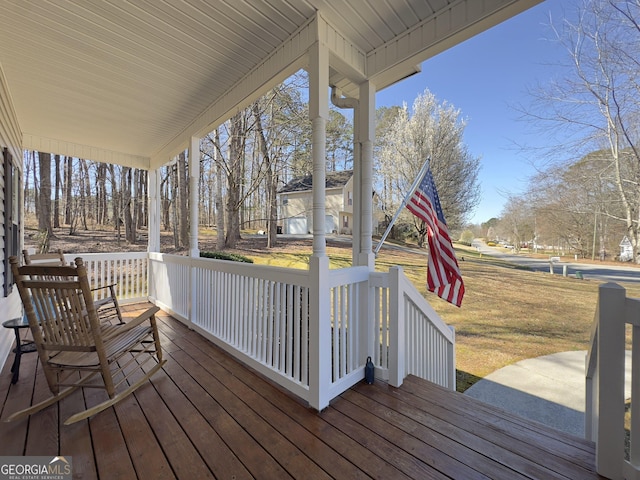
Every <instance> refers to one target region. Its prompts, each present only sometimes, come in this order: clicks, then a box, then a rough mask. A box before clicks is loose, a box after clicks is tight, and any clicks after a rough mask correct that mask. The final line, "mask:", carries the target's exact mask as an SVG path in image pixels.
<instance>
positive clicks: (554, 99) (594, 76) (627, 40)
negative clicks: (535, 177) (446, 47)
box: [527, 0, 640, 260]
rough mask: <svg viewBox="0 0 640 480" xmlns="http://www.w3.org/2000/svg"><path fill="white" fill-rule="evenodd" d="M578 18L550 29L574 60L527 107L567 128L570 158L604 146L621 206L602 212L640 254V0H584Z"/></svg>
mask: <svg viewBox="0 0 640 480" xmlns="http://www.w3.org/2000/svg"><path fill="white" fill-rule="evenodd" d="M577 18H578V20H577V21H576V22H575V23H571V22H569V21H566V20H565V21H564V22H563V23H562V24H560V25H557V26H555V27H554V29H553V31H554V33H555V36H556V38H557V40H558V42H559V43H560V45H562V46H563V47H564V48H565V50H566V52H567V58H568V59H569V63H568V65H567V72H566V75H565V76H564V77H563V78H561V79H560V80H558V81H556V82H555V83H552V84H550V85H547V86H543V87H542V88H540V89H539V90H538V91H537V92H535V94H534V95H535V97H534V98H535V99H536V102H534V104H533V108H531V109H530V110H529V111H528V112H527V113H528V114H529V116H530V118H532V119H535V120H536V121H539V122H540V124H541V125H542V126H543V127H546V130H545V131H546V132H551V133H550V135H554V136H558V135H562V137H556V138H557V143H558V144H559V145H562V147H563V148H562V150H561V151H564V152H567V151H568V152H572V153H573V155H571V158H569V159H568V160H569V162H575V161H576V158H579V157H581V156H584V155H585V154H587V153H590V152H605V151H606V154H603V155H600V158H601V163H602V165H601V168H600V169H601V170H604V169H605V167H606V166H608V165H611V167H612V168H611V171H610V178H611V180H612V181H613V184H614V186H615V190H616V191H617V196H618V200H619V202H620V205H621V209H620V210H618V213H617V214H614V213H613V212H612V211H606V210H604V209H600V212H601V214H602V215H606V216H608V217H609V218H611V219H617V220H618V221H620V222H622V223H623V224H624V226H625V228H626V234H627V236H628V238H629V239H630V240H631V243H632V245H633V249H634V257H635V258H638V259H639V260H640V257H638V251H639V248H640V145H639V144H638V141H639V139H640V123H639V122H638V120H639V119H640V26H639V22H640V2H638V1H637V0H626V1H620V0H609V1H602V0H585V1H584V2H583V3H582V4H581V6H580V7H579V11H578V17H577ZM563 160H567V159H563Z"/></svg>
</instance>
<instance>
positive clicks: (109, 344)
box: [49, 325, 152, 368]
mask: <svg viewBox="0 0 640 480" xmlns="http://www.w3.org/2000/svg"><path fill="white" fill-rule="evenodd" d="M151 333H152V328H151V327H148V326H144V325H138V326H137V327H135V328H132V329H130V330H128V331H126V332H124V333H123V334H122V335H118V336H116V337H113V338H112V339H110V340H107V341H106V342H105V343H104V350H105V354H106V356H107V361H108V362H109V363H111V362H114V361H116V360H117V359H118V358H119V357H121V356H122V355H123V354H124V353H127V352H128V351H129V349H130V348H131V347H133V346H134V345H136V344H137V343H139V342H140V341H142V340H143V339H144V338H145V337H147V336H149V335H150V334H151ZM49 363H50V364H53V365H57V366H59V367H65V366H66V367H75V368H95V367H98V366H99V365H100V359H99V358H98V353H97V352H96V349H95V347H94V348H93V349H92V351H90V352H72V351H62V352H60V353H58V354H57V355H54V356H52V357H51V358H50V359H49Z"/></svg>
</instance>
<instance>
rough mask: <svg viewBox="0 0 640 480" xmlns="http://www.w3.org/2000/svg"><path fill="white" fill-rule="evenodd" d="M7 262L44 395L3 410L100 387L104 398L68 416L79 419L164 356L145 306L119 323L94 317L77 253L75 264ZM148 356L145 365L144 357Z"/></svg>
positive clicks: (143, 376) (144, 376) (138, 380)
mask: <svg viewBox="0 0 640 480" xmlns="http://www.w3.org/2000/svg"><path fill="white" fill-rule="evenodd" d="M10 262H11V268H12V271H13V275H14V278H15V281H16V285H17V286H18V291H19V292H20V298H21V299H22V303H23V305H24V308H25V311H26V314H27V318H28V320H29V327H30V329H31V333H32V335H33V339H34V342H35V344H36V347H37V350H38V356H39V358H40V363H41V364H42V369H43V372H44V374H45V377H46V379H47V383H48V385H49V389H50V390H51V393H52V394H53V395H52V396H51V397H50V398H48V399H46V400H44V401H42V402H40V403H38V404H36V405H32V406H31V407H29V408H26V409H24V410H21V411H19V412H16V413H14V414H13V415H11V416H9V417H8V418H7V419H6V421H12V420H17V419H21V418H24V417H27V416H29V415H32V414H34V413H36V412H38V411H40V410H42V409H44V408H46V407H48V406H49V405H53V404H54V403H56V402H58V401H60V400H62V399H63V398H65V397H66V396H68V395H69V394H71V393H72V392H74V391H75V390H77V389H78V388H89V387H95V388H103V389H105V390H106V392H107V394H108V395H109V399H108V400H106V401H104V402H102V403H99V404H98V405H95V406H92V407H90V408H88V409H86V410H84V411H81V412H79V413H76V414H74V415H72V416H71V417H69V418H68V419H67V420H66V421H65V422H64V423H65V425H69V424H71V423H74V422H77V421H79V420H83V419H85V418H88V417H90V416H92V415H95V414H97V413H99V412H101V411H102V410H105V409H107V408H109V407H110V406H112V405H114V404H115V403H117V402H118V401H120V400H122V399H123V398H124V397H126V396H127V395H129V394H130V393H132V392H133V391H134V390H136V389H137V388H138V387H140V386H141V385H143V384H144V383H145V382H146V381H147V380H148V379H149V378H150V377H151V376H152V375H154V374H155V373H156V372H157V371H158V370H160V369H161V368H162V366H163V365H164V364H165V362H166V360H163V358H162V349H161V345H160V339H159V336H158V329H157V326H156V319H155V314H156V313H157V312H158V311H159V310H160V309H159V308H158V307H151V308H149V309H148V310H146V311H145V312H144V313H142V314H141V315H139V316H138V317H136V318H135V319H133V320H131V321H129V322H127V323H125V324H122V325H110V324H104V323H101V322H100V319H99V318H98V314H97V312H96V306H95V305H94V302H93V298H92V295H91V289H90V288H89V281H88V279H87V271H86V268H85V266H84V263H83V261H82V258H80V257H78V258H76V259H75V266H73V265H71V266H51V265H25V266H19V265H18V258H17V257H11V259H10ZM149 361H150V362H152V363H153V366H151V367H149V366H148V365H147V362H149Z"/></svg>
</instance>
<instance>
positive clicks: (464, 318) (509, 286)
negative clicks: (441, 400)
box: [244, 246, 640, 391]
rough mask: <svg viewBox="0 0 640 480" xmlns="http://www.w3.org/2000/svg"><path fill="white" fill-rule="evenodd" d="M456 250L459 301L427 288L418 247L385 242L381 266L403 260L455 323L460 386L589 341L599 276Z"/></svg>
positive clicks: (639, 289) (301, 262)
mask: <svg viewBox="0 0 640 480" xmlns="http://www.w3.org/2000/svg"><path fill="white" fill-rule="evenodd" d="M456 250H457V255H458V260H459V263H460V269H461V271H462V275H463V279H464V282H465V289H466V293H465V296H464V301H463V303H462V307H460V308H457V307H454V306H452V305H450V304H448V303H447V302H445V301H443V300H441V299H440V298H438V297H437V296H435V295H434V294H432V293H430V292H427V289H426V262H427V258H426V256H424V255H423V254H421V253H419V252H418V251H417V250H414V251H398V250H391V249H387V248H383V249H382V250H381V251H380V254H379V255H378V258H377V259H376V269H377V270H381V271H387V270H388V269H389V267H391V266H394V265H401V266H402V267H403V269H404V272H405V274H406V275H407V276H408V277H409V278H410V279H411V280H412V282H413V283H414V285H415V286H416V287H417V288H418V290H420V292H421V293H422V294H423V295H424V296H425V297H426V298H427V300H428V301H429V302H430V303H431V305H432V306H433V307H434V309H435V310H436V311H437V312H438V314H440V316H441V317H442V318H443V320H444V321H445V322H446V323H448V324H450V325H453V326H454V327H455V330H456V364H457V369H458V390H460V391H464V390H465V389H466V388H468V387H469V386H470V385H472V384H473V383H475V382H476V381H477V380H478V379H479V378H482V377H484V376H485V375H487V374H489V373H491V372H493V371H495V370H497V369H499V368H502V367H504V366H506V365H509V364H511V363H514V362H517V361H519V360H523V359H526V358H534V357H538V356H541V355H547V354H550V353H555V352H562V351H567V350H586V349H587V348H588V342H589V335H590V331H591V325H592V323H593V319H594V313H595V308H596V301H597V289H598V285H599V284H600V282H597V281H593V280H588V279H585V280H578V279H575V278H573V277H563V276H561V275H550V274H547V273H540V272H531V271H529V270H526V269H522V268H517V267H516V266H514V265H513V264H510V263H507V262H504V261H501V260H498V259H496V258H492V257H489V256H487V255H484V256H482V257H480V256H479V255H478V253H477V252H476V251H475V249H471V248H466V247H461V248H458V247H456ZM244 254H245V255H247V252H244ZM327 254H328V255H329V257H330V260H331V266H332V268H343V267H348V266H350V265H351V248H350V246H345V247H340V246H332V247H328V248H327ZM248 256H250V257H252V258H253V259H254V261H255V262H256V263H259V264H268V265H274V266H275V265H277V266H286V267H292V268H306V265H307V261H308V257H309V254H308V253H306V252H300V251H290V252H287V250H286V249H284V250H283V251H279V252H277V253H269V252H268V251H266V250H265V251H262V252H251V253H249V254H248ZM463 258H464V260H462V259H463ZM638 274H639V275H640V270H639V272H638ZM623 286H625V287H626V288H627V289H628V293H627V295H629V296H640V286H638V285H634V284H627V285H623Z"/></svg>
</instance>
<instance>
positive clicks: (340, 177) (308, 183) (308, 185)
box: [278, 170, 353, 193]
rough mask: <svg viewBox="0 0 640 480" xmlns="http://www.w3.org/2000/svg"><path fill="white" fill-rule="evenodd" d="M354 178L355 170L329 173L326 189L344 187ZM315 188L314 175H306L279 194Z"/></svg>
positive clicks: (290, 183)
mask: <svg viewBox="0 0 640 480" xmlns="http://www.w3.org/2000/svg"><path fill="white" fill-rule="evenodd" d="M352 176H353V170H343V171H341V172H327V173H326V178H325V188H340V187H344V186H345V185H346V184H347V182H348V181H349V179H350V178H351V177H352ZM312 186H313V175H306V176H304V177H298V178H294V179H293V180H291V181H290V182H289V183H287V184H286V185H285V186H284V187H282V188H281V189H280V190H279V191H278V193H291V192H306V191H310V190H311V189H312Z"/></svg>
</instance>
